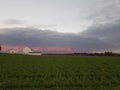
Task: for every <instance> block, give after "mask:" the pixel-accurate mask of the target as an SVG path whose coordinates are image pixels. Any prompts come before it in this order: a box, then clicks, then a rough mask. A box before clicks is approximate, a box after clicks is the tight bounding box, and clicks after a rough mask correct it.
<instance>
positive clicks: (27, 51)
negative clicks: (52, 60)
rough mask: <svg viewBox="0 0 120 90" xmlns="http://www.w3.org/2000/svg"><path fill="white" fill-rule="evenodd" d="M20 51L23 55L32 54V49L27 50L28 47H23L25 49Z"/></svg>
mask: <svg viewBox="0 0 120 90" xmlns="http://www.w3.org/2000/svg"><path fill="white" fill-rule="evenodd" d="M22 51H23V53H24V54H29V53H30V52H32V49H31V48H29V47H25V48H23V50H22Z"/></svg>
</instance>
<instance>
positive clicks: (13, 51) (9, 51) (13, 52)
mask: <svg viewBox="0 0 120 90" xmlns="http://www.w3.org/2000/svg"><path fill="white" fill-rule="evenodd" d="M7 52H8V53H10V54H17V53H18V51H16V50H14V49H10V50H8V51H7Z"/></svg>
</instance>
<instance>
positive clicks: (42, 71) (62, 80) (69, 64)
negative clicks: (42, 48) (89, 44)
mask: <svg viewBox="0 0 120 90" xmlns="http://www.w3.org/2000/svg"><path fill="white" fill-rule="evenodd" d="M0 90H120V57H118V56H67V55H66V56H65V55H59V56H57V55H56V56H55V55H53V56H52V55H51V56H47V55H43V56H27V55H7V54H0Z"/></svg>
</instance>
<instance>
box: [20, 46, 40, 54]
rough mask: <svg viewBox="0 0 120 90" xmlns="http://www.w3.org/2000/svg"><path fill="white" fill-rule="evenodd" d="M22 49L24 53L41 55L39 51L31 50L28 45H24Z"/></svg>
mask: <svg viewBox="0 0 120 90" xmlns="http://www.w3.org/2000/svg"><path fill="white" fill-rule="evenodd" d="M22 51H23V53H24V54H27V55H42V54H41V52H33V51H32V49H31V48H29V47H25V48H24V49H23V50H22Z"/></svg>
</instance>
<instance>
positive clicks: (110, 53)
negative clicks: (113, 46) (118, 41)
mask: <svg viewBox="0 0 120 90" xmlns="http://www.w3.org/2000/svg"><path fill="white" fill-rule="evenodd" d="M104 54H105V55H106V56H111V55H112V54H113V53H112V52H109V51H108V52H105V53H104Z"/></svg>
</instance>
